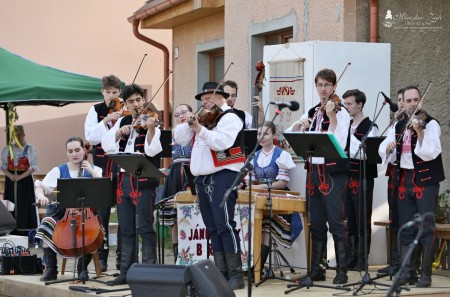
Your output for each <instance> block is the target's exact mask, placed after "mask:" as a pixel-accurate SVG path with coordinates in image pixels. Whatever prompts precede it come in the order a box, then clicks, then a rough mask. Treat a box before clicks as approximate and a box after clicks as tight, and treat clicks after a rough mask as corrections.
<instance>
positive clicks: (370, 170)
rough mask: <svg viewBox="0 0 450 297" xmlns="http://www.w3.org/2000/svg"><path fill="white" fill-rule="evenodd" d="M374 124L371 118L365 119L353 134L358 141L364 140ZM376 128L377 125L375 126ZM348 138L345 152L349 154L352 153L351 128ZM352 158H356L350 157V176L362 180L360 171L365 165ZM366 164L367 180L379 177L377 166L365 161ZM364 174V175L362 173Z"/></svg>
mask: <svg viewBox="0 0 450 297" xmlns="http://www.w3.org/2000/svg"><path fill="white" fill-rule="evenodd" d="M352 123H353V120H351V121H350V126H351V125H352ZM371 124H372V121H371V120H369V118H365V119H364V120H362V121H361V123H359V125H358V127H356V131H355V133H354V134H353V135H354V136H355V137H356V139H358V140H359V141H361V139H362V138H363V136H364V135H366V134H367V132H368V131H369V128H370V125H371ZM374 126H375V127H376V125H374ZM348 135H349V136H348V138H347V145H346V147H345V151H347V152H349V151H350V127H349V128H348ZM361 154H362V150H361ZM352 157H354V156H349V158H350V171H349V174H348V176H350V177H353V178H356V179H359V178H360V169H361V170H362V168H363V167H362V166H363V163H362V162H361V160H359V159H353V158H352ZM363 162H364V163H365V166H366V178H367V179H373V178H375V177H377V176H378V171H377V164H370V163H369V162H367V160H364V161H363ZM362 174H364V173H362ZM361 177H362V178H364V177H363V176H361Z"/></svg>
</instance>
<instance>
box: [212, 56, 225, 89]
mask: <svg viewBox="0 0 450 297" xmlns="http://www.w3.org/2000/svg"><path fill="white" fill-rule="evenodd" d="M224 63H225V53H224V51H223V50H220V51H214V52H210V53H209V80H210V81H216V82H220V80H221V79H222V76H223V73H224V71H225V68H224Z"/></svg>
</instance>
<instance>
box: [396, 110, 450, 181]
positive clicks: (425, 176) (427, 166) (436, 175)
mask: <svg viewBox="0 0 450 297" xmlns="http://www.w3.org/2000/svg"><path fill="white" fill-rule="evenodd" d="M433 119H434V118H433V117H431V116H429V117H428V119H427V120H426V124H428V123H429V122H430V121H431V120H433ZM434 120H436V119H434ZM436 121H437V120H436ZM407 123H408V119H404V120H401V121H399V122H398V123H397V125H395V138H396V139H398V137H399V135H400V134H401V133H402V132H403V130H404V127H405V126H406V124H407ZM438 123H439V122H438ZM425 129H426V126H425ZM437 141H438V140H437ZM416 143H417V133H416V131H413V132H412V133H411V153H412V159H413V164H414V171H415V173H416V177H415V182H416V183H417V184H418V185H419V186H427V185H433V184H437V183H439V182H441V181H443V180H444V179H445V174H444V165H443V163H442V156H441V154H439V156H437V157H436V159H433V160H431V161H423V160H422V159H421V158H419V157H418V156H417V155H416V154H415V153H414V149H415V147H416ZM402 146H403V137H402V139H400V141H399V142H398V143H397V161H398V166H399V168H401V166H400V165H401V164H400V162H401V158H400V157H401V154H402Z"/></svg>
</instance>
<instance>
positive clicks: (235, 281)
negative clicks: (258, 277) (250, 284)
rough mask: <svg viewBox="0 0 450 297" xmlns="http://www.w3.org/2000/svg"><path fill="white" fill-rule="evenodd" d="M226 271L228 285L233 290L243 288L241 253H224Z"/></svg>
mask: <svg viewBox="0 0 450 297" xmlns="http://www.w3.org/2000/svg"><path fill="white" fill-rule="evenodd" d="M225 260H226V263H227V271H228V285H229V286H230V288H231V289H233V290H239V289H243V288H245V283H244V274H243V273H242V260H241V253H225Z"/></svg>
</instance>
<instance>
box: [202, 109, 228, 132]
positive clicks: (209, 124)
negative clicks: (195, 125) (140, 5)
mask: <svg viewBox="0 0 450 297" xmlns="http://www.w3.org/2000/svg"><path fill="white" fill-rule="evenodd" d="M222 113H223V112H222V111H221V110H220V108H215V109H214V110H210V111H206V112H203V113H201V114H200V115H199V116H198V122H199V124H200V125H202V126H203V127H205V128H206V129H208V130H211V129H213V128H214V127H215V126H216V125H217V122H216V120H217V118H218V117H219V116H220V115H221V114H222Z"/></svg>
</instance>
